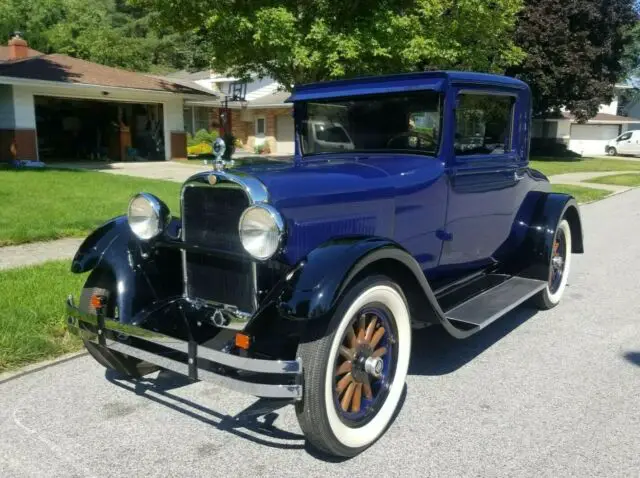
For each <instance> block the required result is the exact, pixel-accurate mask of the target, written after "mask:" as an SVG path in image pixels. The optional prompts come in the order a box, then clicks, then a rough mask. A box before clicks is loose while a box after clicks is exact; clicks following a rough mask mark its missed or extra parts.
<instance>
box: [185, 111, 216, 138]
mask: <svg viewBox="0 0 640 478" xmlns="http://www.w3.org/2000/svg"><path fill="white" fill-rule="evenodd" d="M201 129H204V130H206V131H210V130H211V127H210V125H209V108H205V107H201V106H189V107H186V108H184V130H185V131H186V132H187V133H190V134H192V135H193V134H196V132H198V131H200V130H201Z"/></svg>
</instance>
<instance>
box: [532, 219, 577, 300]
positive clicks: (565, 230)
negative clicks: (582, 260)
mask: <svg viewBox="0 0 640 478" xmlns="http://www.w3.org/2000/svg"><path fill="white" fill-rule="evenodd" d="M570 266H571V228H570V227H569V223H568V222H567V220H566V219H563V220H562V221H560V224H559V225H558V229H557V230H556V233H555V236H554V238H553V250H552V251H551V261H550V263H549V278H548V282H547V287H546V288H545V289H544V290H542V292H540V293H539V294H538V295H537V296H536V297H535V304H536V305H537V306H538V308H540V309H542V310H548V309H552V308H554V307H555V306H556V305H558V304H559V303H560V299H562V294H564V290H565V289H566V287H567V280H568V279H569V269H570Z"/></svg>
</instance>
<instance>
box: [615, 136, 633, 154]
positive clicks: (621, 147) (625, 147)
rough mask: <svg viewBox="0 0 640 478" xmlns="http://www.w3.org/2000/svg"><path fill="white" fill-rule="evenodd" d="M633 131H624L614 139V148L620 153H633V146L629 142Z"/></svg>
mask: <svg viewBox="0 0 640 478" xmlns="http://www.w3.org/2000/svg"><path fill="white" fill-rule="evenodd" d="M632 136H633V132H628V133H624V134H623V135H622V136H619V137H618V139H617V140H616V144H617V146H616V149H617V150H618V153H620V154H634V147H633V145H632V143H631V138H632Z"/></svg>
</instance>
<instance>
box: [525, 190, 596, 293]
mask: <svg viewBox="0 0 640 478" xmlns="http://www.w3.org/2000/svg"><path fill="white" fill-rule="evenodd" d="M562 219H566V220H567V222H568V223H569V227H570V229H571V250H572V252H573V253H574V254H582V253H584V239H583V233H582V220H581V217H580V209H579V208H578V203H577V202H576V200H575V199H574V198H573V197H572V196H569V195H567V194H560V193H543V194H540V196H539V197H538V199H537V201H536V205H535V209H534V211H533V217H532V218H531V221H530V222H529V224H528V225H526V226H525V227H526V238H525V240H524V242H523V243H522V247H521V248H520V250H519V251H518V253H517V254H516V257H517V258H518V259H517V261H516V263H517V264H519V268H520V269H521V271H522V272H519V273H518V275H521V276H523V277H530V278H532V279H539V280H544V281H547V280H548V278H549V264H550V262H551V254H552V252H553V240H554V237H555V232H556V230H557V228H558V225H559V224H560V221H562ZM514 272H517V271H514Z"/></svg>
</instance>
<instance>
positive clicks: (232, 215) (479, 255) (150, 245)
mask: <svg viewBox="0 0 640 478" xmlns="http://www.w3.org/2000/svg"><path fill="white" fill-rule="evenodd" d="M290 101H291V102H292V103H293V110H294V118H295V125H296V153H295V156H294V157H293V158H291V159H290V160H288V161H287V160H273V161H268V162H267V164H259V163H253V162H251V161H250V160H249V161H248V162H246V163H244V164H242V165H239V166H237V167H235V168H233V169H227V168H225V166H226V164H225V163H224V162H223V161H216V164H215V167H214V168H212V169H211V171H207V172H202V173H199V174H195V175H194V176H192V177H191V178H190V179H189V180H188V181H186V182H185V184H184V185H183V187H182V194H181V211H179V212H177V213H178V214H179V215H180V216H181V217H180V218H178V217H176V216H172V214H171V212H170V211H169V210H168V208H167V206H166V205H165V204H164V203H163V202H162V201H161V200H160V199H159V198H157V197H154V196H153V195H150V194H146V193H140V194H138V195H137V196H135V197H134V198H133V199H132V200H131V202H130V204H129V209H128V214H127V215H126V216H121V217H118V218H115V219H113V220H111V221H109V222H107V223H106V224H104V225H103V226H102V227H100V228H99V229H98V230H96V231H95V232H94V233H93V234H91V236H89V237H88V238H87V239H86V241H85V242H84V244H82V246H81V247H80V249H79V250H78V252H77V255H76V256H75V258H74V260H73V265H72V271H73V272H75V273H82V272H87V271H91V273H90V275H89V277H88V280H87V283H86V285H85V288H84V289H83V291H82V294H81V296H80V300H79V303H78V304H77V305H75V304H74V301H73V299H72V298H69V299H68V304H67V305H68V313H69V328H70V329H71V330H72V331H74V332H75V333H77V334H79V335H80V336H81V337H82V338H83V340H84V342H85V344H86V347H87V349H88V350H89V352H90V353H91V354H92V355H93V357H95V359H96V360H97V361H98V362H100V363H101V364H103V365H104V366H106V367H109V368H112V369H116V370H118V371H120V372H122V373H125V374H128V375H129V376H132V377H139V376H141V375H143V374H146V373H148V372H151V371H153V370H157V369H158V368H161V369H168V370H172V371H175V372H177V373H179V374H184V375H187V376H189V377H191V378H192V379H194V380H206V381H211V382H214V383H217V384H221V385H224V386H226V387H228V388H230V389H234V390H237V391H240V392H244V393H248V394H252V395H255V396H258V397H264V398H267V399H279V400H290V401H291V402H292V403H294V404H295V410H296V413H297V416H298V419H299V422H300V426H301V428H302V430H303V432H304V434H305V436H306V438H307V439H308V440H309V442H310V443H311V444H312V445H314V446H315V447H317V448H318V449H320V450H323V451H324V452H326V453H329V454H332V455H337V456H353V455H355V454H357V453H359V452H361V451H362V450H364V449H365V448H367V447H368V446H370V445H371V444H372V443H373V442H375V441H376V440H377V439H378V438H379V437H380V436H381V435H382V434H383V432H384V431H385V429H386V428H387V426H388V425H389V424H390V422H391V420H392V418H393V416H394V414H395V413H396V411H397V408H398V407H399V404H400V402H401V395H402V392H403V389H404V385H405V379H406V377H407V372H408V368H409V358H410V354H411V335H412V328H416V327H425V326H428V325H439V326H442V327H444V328H445V329H446V331H447V332H448V333H450V334H451V335H452V336H454V337H456V338H459V339H464V338H467V337H469V336H471V335H473V334H475V333H478V332H480V331H481V330H482V329H483V328H485V327H487V326H488V325H489V324H491V323H492V322H494V321H495V320H497V319H499V318H500V317H503V316H504V315H505V314H506V313H507V312H509V311H510V310H512V309H513V308H515V307H516V306H518V305H519V304H522V303H524V302H525V301H529V302H531V303H533V304H535V305H537V306H538V307H540V308H541V309H549V308H551V307H554V306H555V305H557V304H558V302H559V301H560V299H561V297H562V295H563V292H564V290H565V287H566V284H567V278H568V275H569V267H570V264H571V254H572V253H582V252H583V239H582V227H581V221H580V214H579V211H578V206H577V204H576V202H575V200H574V199H573V198H572V197H570V196H567V195H563V194H555V193H552V192H551V191H550V186H549V182H548V180H547V179H546V178H545V176H543V175H542V174H541V173H539V172H537V171H535V170H532V169H530V168H529V167H528V160H529V139H530V131H531V128H530V125H531V113H530V111H531V99H530V90H529V88H528V87H527V85H526V84H525V83H522V82H520V81H517V80H515V79H511V78H507V77H502V76H493V75H486V74H477V73H460V72H427V73H416V74H402V75H395V76H386V77H370V78H360V79H352V80H343V81H335V82H328V83H319V84H311V85H304V86H300V87H297V88H296V89H295V90H294V92H293V94H292V95H291V97H290ZM318 124H321V125H322V128H321V129H318V130H317V131H316V132H313V134H312V131H313V128H311V127H310V126H316V125H318ZM318 138H319V140H318ZM345 138H347V139H345ZM347 143H348V144H349V147H348V148H338V147H336V145H337V144H347ZM222 148H223V143H222V144H221V143H217V144H216V151H217V153H218V154H220V153H221V149H222Z"/></svg>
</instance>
